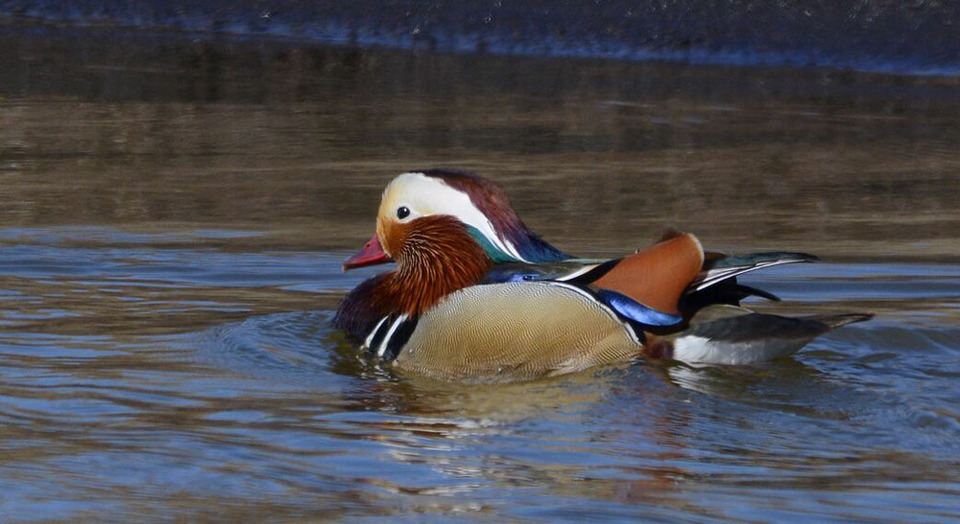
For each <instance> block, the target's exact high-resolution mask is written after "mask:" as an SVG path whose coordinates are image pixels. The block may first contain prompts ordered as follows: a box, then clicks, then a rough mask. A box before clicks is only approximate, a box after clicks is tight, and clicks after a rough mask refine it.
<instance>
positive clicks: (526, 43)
mask: <svg viewBox="0 0 960 524" xmlns="http://www.w3.org/2000/svg"><path fill="white" fill-rule="evenodd" d="M504 3H505V2H477V1H474V2H460V3H451V4H449V5H447V4H444V3H442V2H438V3H434V4H427V3H424V2H414V1H403V0H398V1H394V2H391V3H389V5H387V4H386V3H374V4H370V3H363V5H359V4H360V3H357V2H351V1H347V0H343V1H339V0H333V1H327V2H323V3H322V4H313V3H309V2H302V1H298V0H286V1H279V2H269V3H268V2H252V3H247V4H243V5H236V4H231V3H226V2H221V1H200V2H187V1H186V0H183V1H178V0H174V1H172V2H161V1H160V0H155V1H150V0H148V1H144V2H136V3H132V4H126V3H121V2H111V1H96V0H86V1H83V2H78V3H71V5H70V6H69V7H67V6H64V5H61V4H60V3H58V2H54V1H26V0H21V1H8V2H5V3H2V4H0V26H8V27H9V26H32V27H58V28H99V29H106V30H111V31H122V32H124V33H128V34H131V35H132V34H137V35H139V36H141V37H144V38H151V37H155V36H157V35H164V34H179V35H184V36H192V37H195V38H201V39H217V38H223V37H229V38H256V39H261V38H268V39H272V40H282V41H292V42H298V43H301V44H309V45H334V46H350V47H359V48H365V49H366V48H380V49H397V50H407V51H419V52H441V53H455V54H481V55H497V56H500V55H502V56H526V57H541V58H542V57H559V58H590V59H612V60H627V61H633V62H648V61H653V62H670V63H680V64H692V65H726V66H766V67H786V68H797V69H802V68H827V69H832V70H849V71H860V72H875V73H887V74H899V75H919V76H956V75H958V74H960V38H957V37H956V35H957V31H958V29H957V28H958V27H960V5H952V4H950V3H939V4H937V3H934V2H926V1H919V2H913V3H911V4H910V5H887V4H885V3H881V2H868V3H863V2H847V1H839V2H834V3H832V4H831V5H828V6H823V5H822V6H818V7H810V6H806V7H802V8H801V7H799V6H793V5H785V6H779V7H778V6H773V5H770V6H767V5H759V6H758V5H752V4H740V3H734V4H731V5H722V6H720V7H717V5H715V4H714V3H710V2H690V3H685V4H683V5H679V4H678V5H670V6H662V5H661V6H658V5H653V4H650V5H646V6H643V5H640V6H638V5H637V3H636V2H626V1H612V2H603V3H592V2H591V3H579V2H571V3H562V4H557V3H555V2H534V3H532V4H531V3H526V4H524V5H523V6H519V5H517V6H513V5H508V6H504V5H503V4H504ZM381 4H383V5H381ZM541 4H542V5H541ZM372 7H375V8H376V9H373V8H372Z"/></svg>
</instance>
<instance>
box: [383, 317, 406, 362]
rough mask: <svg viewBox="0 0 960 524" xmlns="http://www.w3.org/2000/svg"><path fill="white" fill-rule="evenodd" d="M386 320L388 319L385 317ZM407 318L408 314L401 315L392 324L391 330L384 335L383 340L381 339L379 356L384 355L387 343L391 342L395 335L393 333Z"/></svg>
mask: <svg viewBox="0 0 960 524" xmlns="http://www.w3.org/2000/svg"><path fill="white" fill-rule="evenodd" d="M384 320H386V319H384ZM405 320H407V315H400V316H399V317H397V319H396V320H394V321H393V324H391V325H390V331H387V335H386V336H385V337H383V340H382V341H380V346H379V347H378V348H377V356H378V357H382V356H383V354H384V353H386V351H387V345H389V344H390V337H392V336H393V333H394V332H395V331H396V330H397V328H398V327H400V324H403V322H404V321H405Z"/></svg>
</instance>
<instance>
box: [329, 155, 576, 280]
mask: <svg viewBox="0 0 960 524" xmlns="http://www.w3.org/2000/svg"><path fill="white" fill-rule="evenodd" d="M430 216H449V217H453V218H455V219H456V220H457V221H459V222H460V223H461V224H462V225H463V226H464V227H465V228H466V230H467V232H468V233H469V234H470V236H471V237H472V238H473V239H474V240H475V241H476V243H477V244H479V245H480V247H481V248H482V249H483V251H484V253H485V254H486V255H487V257H489V258H490V260H491V261H493V262H494V263H501V262H552V261H557V260H564V259H567V258H570V257H569V256H568V255H566V254H564V253H563V252H561V251H560V250H558V249H556V248H555V247H553V246H551V245H550V244H548V243H547V242H545V241H543V240H542V239H541V238H540V237H539V236H538V235H537V234H536V233H534V232H532V231H531V230H530V229H529V228H527V226H526V225H525V224H524V223H523V222H522V221H521V220H520V217H519V216H517V213H516V211H514V209H513V207H512V206H511V205H510V200H509V199H508V198H507V195H506V193H505V192H504V191H503V190H502V189H500V188H499V187H498V186H497V185H495V184H494V183H492V182H490V181H489V180H486V179H484V178H481V177H479V176H477V175H475V174H473V173H471V172H469V171H461V170H455V169H428V170H423V171H415V172H409V173H404V174H402V175H399V176H398V177H396V178H395V179H394V180H393V181H392V182H390V184H389V185H388V186H387V188H386V190H384V193H383V199H382V200H381V203H380V210H379V212H378V215H377V232H376V234H375V235H374V236H373V238H371V239H370V241H369V242H367V244H366V246H364V248H363V249H361V250H360V251H359V252H358V253H357V254H356V255H354V256H353V257H351V258H349V259H348V260H347V261H346V262H345V263H344V269H351V268H354V267H361V266H366V265H372V264H381V263H384V262H389V261H390V260H391V257H392V256H393V254H394V253H398V252H399V250H400V248H401V247H402V244H403V240H404V239H405V238H406V237H405V235H404V233H405V232H406V231H407V230H408V229H407V228H404V227H399V226H403V225H405V224H410V223H412V222H414V221H417V220H418V219H420V218H424V217H430Z"/></svg>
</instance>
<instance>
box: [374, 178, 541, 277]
mask: <svg viewBox="0 0 960 524" xmlns="http://www.w3.org/2000/svg"><path fill="white" fill-rule="evenodd" d="M391 197H393V198H391ZM384 198H385V199H386V200H389V201H391V202H392V204H393V205H391V208H392V209H391V211H390V213H391V214H392V215H393V216H394V217H396V216H397V215H396V210H397V209H399V207H400V206H406V207H408V208H409V209H410V215H409V216H408V217H407V218H406V219H399V220H400V221H401V222H406V221H409V220H412V219H413V218H412V217H414V218H415V217H419V216H424V215H452V216H455V217H457V218H458V219H459V220H460V221H461V222H463V223H464V224H467V225H468V226H471V227H473V228H474V229H476V230H477V231H478V232H479V233H480V234H482V235H483V236H484V237H486V239H487V240H488V241H489V242H490V243H491V244H492V245H493V246H494V247H496V248H497V249H499V250H500V251H502V252H503V253H506V254H507V255H510V256H511V257H513V258H515V259H517V260H518V261H521V262H529V261H528V260H527V259H525V258H523V257H522V256H520V252H519V251H518V250H517V248H516V246H515V245H514V244H513V242H510V241H509V240H507V239H505V238H501V237H500V235H499V234H497V231H496V229H495V228H494V227H493V224H492V223H491V222H490V219H489V218H487V216H486V215H485V214H483V213H482V212H481V211H480V210H479V209H478V208H477V206H475V205H474V204H473V201H471V200H470V196H469V195H467V194H466V193H464V192H462V191H459V190H457V189H454V188H453V187H450V186H449V185H447V184H446V183H445V182H444V181H443V180H442V179H440V178H435V177H429V176H427V175H425V174H423V173H404V174H402V175H400V176H398V177H397V178H396V179H394V181H393V182H392V183H391V184H390V186H388V187H387V190H386V191H384ZM400 199H403V200H402V201H401V200H400Z"/></svg>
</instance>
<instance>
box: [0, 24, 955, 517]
mask: <svg viewBox="0 0 960 524" xmlns="http://www.w3.org/2000/svg"><path fill="white" fill-rule="evenodd" d="M80 36H81V37H82V38H78V35H77V34H75V33H71V34H70V35H66V36H63V37H62V38H61V37H58V36H57V35H50V34H46V35H44V37H43V38H39V37H31V36H24V35H14V36H11V35H6V36H4V37H3V38H5V40H4V41H3V42H0V44H2V45H0V54H2V56H0V64H2V66H0V67H2V68H3V72H2V73H3V74H0V196H2V201H3V202H4V205H3V206H2V207H0V281H2V285H0V301H2V304H3V306H2V307H0V424H2V426H0V427H2V432H0V450H2V453H0V514H2V515H3V519H2V520H4V521H19V520H40V519H45V520H71V521H75V520H97V521H159V520H164V521H167V520H176V519H186V520H193V521H195V520H237V519H241V520H248V521H260V520H275V521H286V520H309V519H328V518H329V519H350V520H354V519H359V518H364V519H367V520H389V521H395V520H397V518H398V517H402V518H404V519H406V520H411V521H440V520H446V519H447V518H449V517H452V516H466V517H469V518H471V519H472V520H476V521H498V522H499V521H503V520H505V519H508V520H515V521H525V520H531V521H555V520H573V519H583V520H601V519H610V518H613V519H623V520H625V519H636V518H643V519H645V520H662V521H671V522H673V521H696V522H700V521H712V520H722V519H737V520H748V521H770V520H788V519H793V520H799V519H811V518H816V519H829V520H858V521H864V520H871V521H881V522H883V521H887V522H894V521H903V520H908V519H910V520H921V521H935V520H943V521H952V520H955V519H957V518H958V517H960V504H958V502H957V501H958V500H960V498H958V495H960V468H958V465H960V464H958V463H960V460H958V459H957V457H958V456H960V453H958V452H960V393H958V390H957V387H956V384H957V381H958V379H960V359H958V351H960V345H958V343H957V340H958V338H960V337H958V335H960V308H958V305H960V264H958V262H957V260H958V255H960V240H958V234H957V232H958V231H960V206H958V204H957V187H960V186H958V185H957V180H958V176H957V172H958V169H960V147H958V145H960V144H958V142H960V139H958V138H957V137H960V118H957V117H958V116H960V111H958V106H960V85H958V84H957V82H956V80H955V79H951V78H936V79H933V78H910V77H887V76H876V75H873V76H871V75H854V74H850V73H837V72H824V71H802V70H793V71H789V70H764V69H735V68H722V67H721V68H709V67H685V66H670V65H656V64H633V65H630V64H621V63H615V62H591V61H569V60H544V61H540V60H517V59H506V58H476V57H451V56H443V55H416V54H403V53H391V52H371V51H366V52H360V51H356V50H338V49H331V48H322V47H307V46H299V45H297V44H290V43H287V44H284V43H273V44H271V43H264V42H259V41H258V42H237V41H222V42H194V41H190V40H180V39H178V38H176V37H173V36H169V37H164V38H157V39H152V40H151V39H147V40H144V39H130V38H113V37H110V36H109V35H108V36H104V35H100V34H98V33H91V34H82V35H80ZM435 165H447V166H450V165H452V166H460V167H469V168H472V169H475V170H477V171H480V172H482V173H484V174H487V175H488V176H490V177H492V178H495V179H496V180H497V181H498V182H500V183H501V184H502V185H503V186H505V187H506V189H507V190H508V192H509V193H510V195H511V197H512V198H513V201H514V204H515V207H517V208H518V209H519V210H520V212H521V214H522V216H523V217H524V218H525V220H526V221H527V223H528V224H529V225H531V226H532V227H533V228H534V229H536V230H537V231H540V232H541V233H543V235H544V236H545V237H546V238H547V239H549V240H551V241H554V242H555V243H556V244H557V245H558V246H559V247H561V248H562V249H564V250H565V251H569V252H574V253H580V254H584V255H589V256H602V255H615V254H617V253H622V252H623V251H626V250H632V249H633V248H634V247H636V246H639V245H643V244H646V243H647V242H648V241H649V240H651V239H653V238H655V237H656V236H657V234H658V232H659V229H660V228H661V227H663V226H664V225H671V224H672V225H676V226H678V227H682V228H684V229H689V230H692V231H695V232H697V233H698V234H699V235H700V236H701V238H703V240H704V242H705V243H706V244H707V246H708V247H711V248H716V249H727V250H736V251H749V250H759V249H797V250H804V251H811V252H816V253H818V254H819V255H821V256H822V257H823V258H824V259H825V261H824V262H823V263H820V264H815V265H802V266H795V267H785V268H779V269H776V270H772V271H769V272H767V273H761V274H757V275H756V276H754V277H752V278H751V279H750V282H749V283H750V284H752V285H757V286H759V287H763V288H765V289H769V290H770V291H773V292H775V293H777V294H780V295H782V296H783V297H785V298H786V299H787V300H786V301H785V302H784V303H782V304H772V305H765V304H759V305H758V307H761V306H762V307H764V308H766V310H769V311H776V312H781V313H785V314H791V313H806V312H813V311H823V312H831V311H836V312H839V311H862V310H868V311H874V312H876V313H877V314H878V316H877V318H876V319H874V320H872V321H870V322H868V323H864V324H857V325H853V326H849V327H846V328H844V329H842V330H839V331H837V332H835V333H833V334H830V335H828V336H826V337H823V338H821V339H819V340H817V341H816V342H814V343H813V344H811V345H810V346H809V347H808V348H807V349H806V350H804V351H803V352H802V353H800V354H799V355H798V356H797V357H796V358H793V359H790V360H786V361H782V362H776V363H772V364H769V365H764V366H757V367H747V368H691V367H687V366H682V365H674V366H665V367H663V366H653V365H649V364H645V363H642V362H641V363H636V364H634V365H625V366H617V367H611V368H604V369H598V370H593V371H590V372H586V373H582V374H577V375H572V376H567V377H560V378H556V379H551V380H544V381H537V382H533V383H526V384H514V385H506V386H502V385H501V386H495V387H494V386H471V387H466V386H458V385H450V384H437V383H433V382H426V381H421V380H417V379H416V378H415V377H397V376H395V375H393V374H392V373H391V372H390V371H389V370H385V369H380V368H378V367H376V366H374V365H372V364H371V363H369V362H367V361H365V360H364V359H363V358H361V357H360V355H359V354H358V352H357V351H356V349H355V346H354V343H353V342H352V341H351V340H349V339H348V338H347V337H345V336H344V335H343V334H341V333H339V332H337V331H336V330H334V329H333V328H332V327H331V325H330V318H331V315H332V311H333V309H334V308H335V307H336V304H337V302H338V300H339V298H340V297H341V296H342V295H343V294H344V293H345V292H346V291H347V290H349V289H350V288H352V287H353V286H354V285H355V284H356V283H357V282H359V281H360V280H362V279H363V278H366V277H367V276H369V275H370V274H372V272H373V271H372V270H371V271H367V270H362V271H358V272H356V273H353V272H351V273H346V274H344V273H342V272H341V271H340V269H339V267H340V263H341V261H342V260H343V258H344V257H345V256H347V255H348V254H349V253H350V252H351V251H352V250H354V249H356V248H358V247H359V246H360V245H361V244H362V242H364V241H365V240H366V239H367V238H368V237H369V235H370V233H371V232H372V228H373V216H374V213H375V210H376V206H377V203H378V198H379V193H380V191H381V190H382V188H383V186H384V185H385V183H386V182H387V181H388V180H389V179H390V178H391V176H393V175H394V174H396V173H399V172H401V171H404V170H407V169H410V168H415V167H425V166H435Z"/></svg>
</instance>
